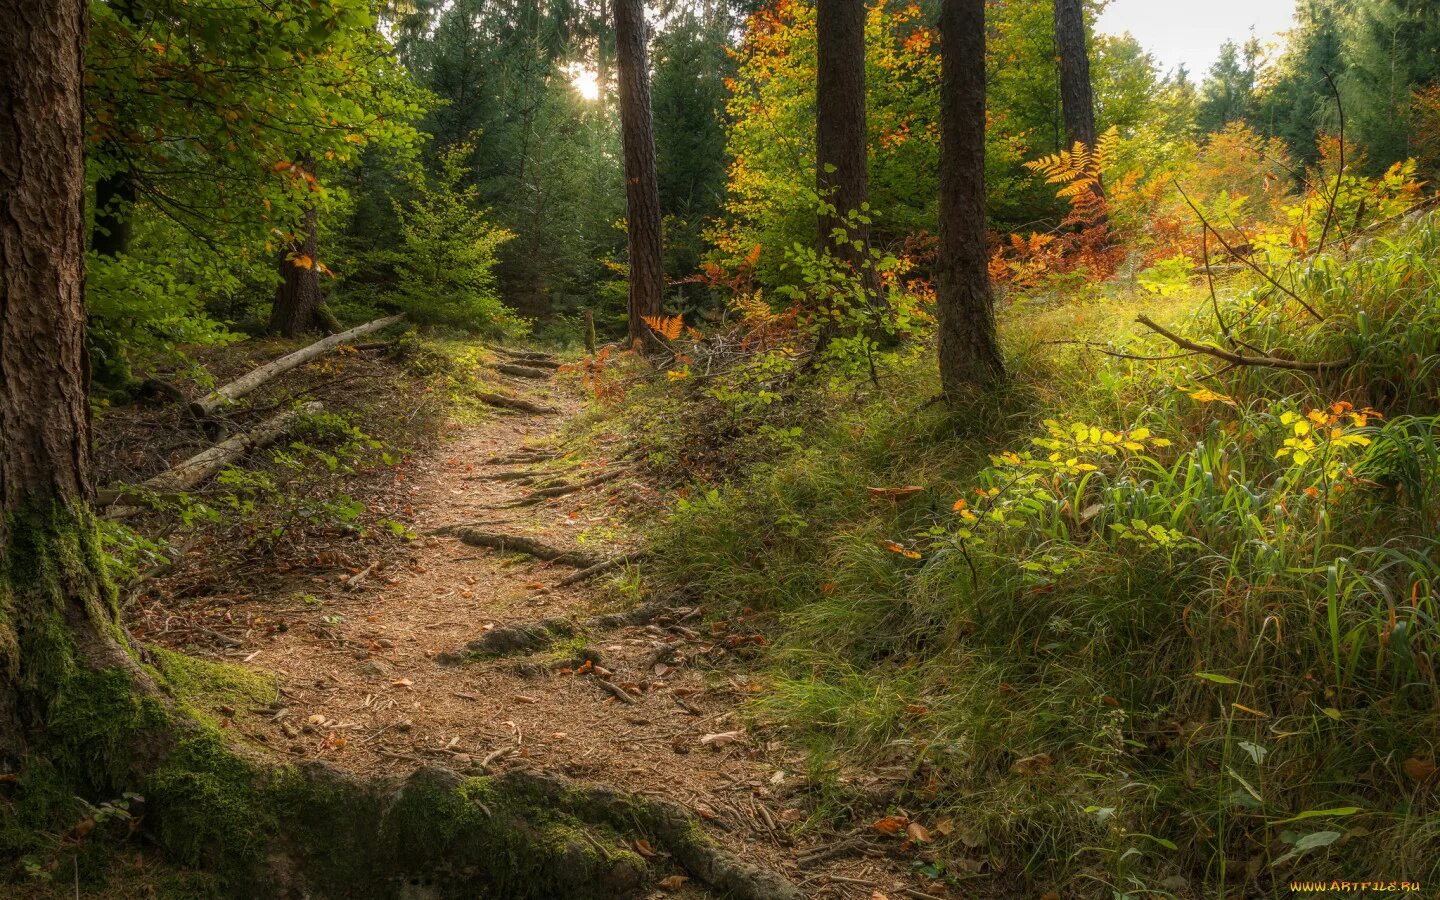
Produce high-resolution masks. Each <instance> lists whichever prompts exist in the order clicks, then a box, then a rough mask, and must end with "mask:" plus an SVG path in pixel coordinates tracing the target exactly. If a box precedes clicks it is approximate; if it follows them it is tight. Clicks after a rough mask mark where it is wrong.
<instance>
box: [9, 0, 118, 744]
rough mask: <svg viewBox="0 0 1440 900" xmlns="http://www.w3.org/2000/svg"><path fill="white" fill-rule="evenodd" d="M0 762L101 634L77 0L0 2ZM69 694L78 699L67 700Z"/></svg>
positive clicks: (91, 669) (46, 721) (89, 657)
mask: <svg viewBox="0 0 1440 900" xmlns="http://www.w3.org/2000/svg"><path fill="white" fill-rule="evenodd" d="M0 22H3V23H4V25H3V27H0V761H3V762H8V763H14V762H15V761H16V760H18V759H19V758H20V756H21V755H22V754H23V752H24V750H25V748H26V747H27V745H28V744H29V742H30V740H31V739H32V738H33V737H34V736H35V735H37V734H40V733H42V732H53V731H59V730H61V729H60V727H59V724H58V723H57V722H56V721H55V715H56V713H57V711H65V710H69V711H70V712H73V711H74V707H75V704H76V703H77V699H76V697H75V694H76V693H77V691H76V689H75V686H76V684H77V680H79V679H83V678H85V674H86V672H88V673H91V674H92V675H93V674H94V673H98V672H103V671H114V670H121V671H123V672H124V673H125V677H126V679H127V681H126V683H127V684H129V683H132V682H131V680H130V679H132V678H140V679H143V678H144V676H143V674H142V673H140V671H139V667H138V666H137V665H136V664H135V662H134V661H133V660H132V659H131V658H130V657H129V656H128V655H127V654H126V653H125V651H124V649H122V648H121V646H120V644H119V643H118V642H117V641H116V640H115V639H114V638H113V637H112V636H111V635H112V634H113V633H114V631H115V628H116V623H115V618H114V613H113V610H112V608H111V607H110V606H109V605H108V604H106V603H105V602H104V600H105V587H104V584H105V580H104V575H103V573H102V570H101V569H102V567H101V562H100V559H101V557H100V552H99V548H98V541H97V539H96V536H95V532H94V529H93V527H92V526H91V525H90V519H89V513H88V511H87V503H88V501H89V499H90V497H91V495H92V492H93V488H92V484H91V464H90V417H89V410H90V403H89V398H88V396H87V388H88V385H87V382H88V377H89V376H88V372H87V366H86V355H85V308H84V281H85V271H84V263H85V246H84V234H85V231H84V214H83V204H84V192H85V160H84V156H83V147H84V134H83V125H82V116H81V70H82V53H83V48H84V46H85V33H86V27H85V26H86V22H87V18H86V3H85V0H47V2H45V3H34V2H32V0H0ZM78 702H83V700H81V701H78Z"/></svg>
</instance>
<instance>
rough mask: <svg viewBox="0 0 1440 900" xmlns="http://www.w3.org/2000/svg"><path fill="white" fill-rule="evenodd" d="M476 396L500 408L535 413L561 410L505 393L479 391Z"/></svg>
mask: <svg viewBox="0 0 1440 900" xmlns="http://www.w3.org/2000/svg"><path fill="white" fill-rule="evenodd" d="M474 397H475V399H476V400H479V401H480V402H481V403H483V404H485V405H486V406H494V407H497V408H499V409H513V410H517V411H519V412H528V413H535V414H536V415H551V414H554V413H556V412H559V410H557V409H556V408H555V407H553V406H546V405H545V404H543V403H535V402H533V401H530V400H525V399H522V398H520V397H507V396H506V395H504V394H492V393H489V392H486V391H479V392H477V393H476V394H475V395H474Z"/></svg>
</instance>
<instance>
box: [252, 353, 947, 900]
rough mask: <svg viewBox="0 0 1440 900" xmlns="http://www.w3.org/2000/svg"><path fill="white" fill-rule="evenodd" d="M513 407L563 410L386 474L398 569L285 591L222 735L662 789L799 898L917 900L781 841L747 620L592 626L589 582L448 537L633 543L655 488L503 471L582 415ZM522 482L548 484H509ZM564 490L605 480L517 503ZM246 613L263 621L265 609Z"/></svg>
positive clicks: (778, 764) (794, 813)
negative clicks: (391, 485) (493, 637)
mask: <svg viewBox="0 0 1440 900" xmlns="http://www.w3.org/2000/svg"><path fill="white" fill-rule="evenodd" d="M511 393H512V394H513V395H517V396H523V397H526V398H527V399H530V400H533V401H537V402H541V403H544V404H546V405H547V406H550V407H554V408H555V409H556V410H557V413H556V414H554V415H534V414H505V415H498V416H496V417H494V418H493V419H490V420H488V421H484V422H480V423H478V424H472V425H465V426H463V427H460V428H457V429H455V430H454V431H452V432H451V436H450V438H449V440H448V442H447V443H445V444H443V445H441V446H440V447H439V448H437V451H436V453H435V454H434V456H432V457H431V458H428V459H423V460H420V461H418V462H416V463H415V464H414V465H412V466H411V467H410V468H409V469H407V470H406V471H405V472H404V473H403V474H402V475H401V476H399V477H401V478H403V479H404V484H405V485H407V486H408V487H407V489H408V492H409V504H410V510H411V511H412V512H413V518H414V521H415V522H416V524H417V529H419V530H420V531H421V534H422V536H421V537H419V538H418V540H417V541H416V542H414V544H413V545H412V549H411V554H410V557H409V558H408V559H401V560H397V559H390V560H387V561H385V562H384V563H381V564H379V565H377V566H376V568H374V569H371V570H365V571H364V572H363V575H360V576H352V577H353V578H354V580H355V581H356V583H355V584H353V586H347V589H345V590H342V591H339V592H336V591H334V590H327V591H325V592H324V593H325V599H323V600H321V599H320V598H317V597H313V596H307V595H305V594H303V593H297V594H295V595H293V596H292V598H291V599H292V600H293V601H294V602H293V603H292V604H291V609H292V610H293V609H295V608H299V609H300V610H301V613H300V614H299V615H298V616H297V617H296V619H295V620H294V624H292V625H290V626H289V627H287V628H286V629H284V630H281V631H277V632H275V633H272V634H270V635H269V636H268V637H267V638H265V639H263V640H261V641H260V642H259V643H260V648H259V649H258V650H255V651H253V652H250V651H251V647H250V646H248V645H247V646H246V647H244V648H243V650H244V651H245V654H246V655H245V656H244V657H243V660H244V662H245V664H247V665H249V666H251V667H253V668H257V669H261V670H264V671H267V672H270V673H273V674H274V675H275V676H276V678H277V680H278V683H279V687H280V691H281V696H280V699H279V701H277V704H276V706H275V708H274V710H273V711H272V712H270V713H268V714H263V715H259V716H243V717H241V719H240V720H238V721H237V723H236V725H235V727H236V728H237V729H239V730H241V731H242V732H243V733H245V734H246V735H248V736H249V737H251V738H252V739H256V740H259V741H261V742H263V743H264V744H266V745H267V746H269V747H271V748H272V749H273V750H275V751H276V752H278V753H280V754H281V755H288V756H290V757H291V758H296V759H323V760H326V761H328V762H330V763H332V764H334V765H337V766H340V767H342V768H344V769H347V770H350V771H352V772H356V773H360V774H386V775H404V774H407V773H409V772H410V771H413V770H414V769H416V768H418V767H420V766H424V765H436V764H439V765H444V766H447V767H449V768H453V769H456V770H458V771H461V772H468V773H471V774H486V773H493V772H498V771H503V770H505V769H507V768H512V767H525V768H529V769H532V770H539V771H544V772H553V773H560V774H563V775H566V776H568V777H570V778H574V779H577V780H579V781H582V782H587V783H594V784H600V785H606V786H611V787H615V788H620V789H623V790H627V791H632V792H635V793H637V794H641V795H654V796H662V797H665V798H667V799H671V800H676V801H679V802H681V803H683V804H684V805H685V806H686V807H688V808H689V809H690V810H691V811H692V812H693V813H694V814H696V815H698V816H699V817H700V819H701V820H702V821H703V822H704V824H705V825H706V826H707V831H708V832H709V833H710V834H711V836H712V837H713V838H715V839H716V840H717V841H719V842H720V843H721V844H722V845H724V846H726V847H728V848H729V849H731V850H732V851H736V852H737V854H739V855H741V856H742V857H743V858H744V859H746V860H748V861H750V862H753V863H757V864H760V865H763V866H765V867H767V868H771V869H773V870H776V871H780V872H783V873H784V874H785V875H786V876H787V877H789V878H790V879H791V880H792V881H794V882H795V883H796V884H797V886H799V887H800V889H801V891H802V893H803V894H804V895H805V896H814V897H863V898H869V897H871V896H872V892H873V891H876V890H879V891H882V892H884V891H893V892H894V893H891V894H889V895H888V896H918V897H924V896H926V894H923V893H918V892H916V891H915V888H914V887H913V885H914V884H915V883H914V882H910V881H908V880H906V881H901V880H900V875H899V869H898V867H897V865H896V862H895V861H894V860H891V859H885V858H878V857H879V854H878V853H876V852H874V851H873V850H871V851H870V854H871V856H870V857H867V856H866V855H865V853H864V852H863V851H865V850H866V849H867V847H866V846H859V847H851V848H850V849H849V852H847V853H843V854H839V855H837V858H835V859H829V860H825V861H823V862H820V863H818V864H816V865H814V866H812V867H805V868H802V867H801V866H800V865H799V864H798V863H797V854H803V853H804V852H805V851H804V849H803V845H804V844H805V843H807V842H806V841H804V840H801V841H799V842H798V844H797V840H796V839H795V838H793V837H792V836H791V834H790V833H789V829H790V823H793V822H796V821H799V820H801V819H803V818H804V817H805V816H806V815H808V813H805V812H802V810H803V809H806V808H808V807H807V804H806V803H805V802H804V799H805V798H804V797H803V796H802V795H803V791H804V787H803V785H804V781H805V780H804V778H803V776H802V775H801V774H800V773H801V772H802V771H803V760H802V757H800V756H799V755H798V754H797V753H796V752H795V751H793V750H788V751H787V750H786V749H785V748H783V747H782V745H781V744H780V742H779V741H778V740H775V739H773V737H772V738H767V737H766V736H765V735H764V734H755V733H751V732H749V731H747V730H746V729H745V726H744V724H743V723H742V721H741V719H740V717H739V715H738V713H737V708H738V705H739V703H740V701H741V700H742V698H743V697H744V696H745V695H746V694H747V693H748V692H749V691H750V690H752V689H753V682H752V681H751V679H750V678H748V677H747V675H746V674H745V672H744V671H743V667H741V666H737V665H736V664H735V661H736V656H735V653H736V651H737V650H738V652H740V653H742V654H743V653H744V652H745V646H746V644H747V642H750V641H752V640H754V638H753V637H752V636H750V635H748V634H746V632H745V629H744V624H743V623H731V625H730V627H729V628H727V629H726V630H725V631H724V632H722V633H712V631H711V629H710V627H708V626H706V625H704V624H703V622H702V616H701V615H700V611H699V610H694V609H693V604H691V603H686V602H684V601H681V600H676V601H674V604H673V606H674V608H673V611H666V612H664V613H663V614H661V615H660V616H659V617H657V618H655V619H654V620H653V621H649V622H646V623H644V624H637V625H619V626H613V625H612V627H603V626H597V625H596V624H595V622H594V617H595V616H596V615H597V614H599V613H603V612H613V611H614V610H613V609H610V610H604V609H598V608H597V603H598V602H599V601H598V600H597V598H598V597H599V596H601V593H602V592H600V591H599V590H597V589H596V587H595V583H593V582H581V583H578V584H575V585H572V586H568V587H560V588H557V589H554V590H546V591H542V590H541V588H542V587H544V586H553V585H555V584H556V583H557V582H559V581H560V580H561V579H563V578H564V577H565V576H567V575H570V574H573V573H574V572H575V571H576V568H574V567H572V566H567V565H563V564H559V563H552V562H542V561H539V560H536V559H534V558H532V557H530V556H525V555H521V554H516V553H508V552H499V551H497V550H494V549H487V548H482V547H476V546H471V545H469V544H466V543H464V542H462V541H461V540H459V539H457V537H455V536H454V534H453V533H449V532H447V531H446V529H447V528H453V527H455V526H471V527H474V528H476V529H481V530H484V531H487V532H503V533H506V534H510V535H520V536H524V537H527V538H531V539H535V540H538V541H542V542H544V543H546V544H548V545H551V546H554V547H557V548H562V549H567V550H577V551H581V552H583V553H585V554H586V555H587V556H591V557H594V558H599V559H604V558H607V557H610V556H612V555H614V554H617V553H621V552H624V551H626V550H630V549H634V548H635V546H636V545H635V543H634V539H633V538H628V539H627V537H626V536H625V535H624V529H623V524H622V522H621V521H620V517H619V515H618V514H617V510H616V503H617V502H618V499H619V497H620V496H632V495H633V494H634V493H635V492H640V493H643V492H646V491H649V490H650V489H649V488H647V487H646V486H645V485H643V484H642V483H640V482H638V481H637V480H636V479H635V478H634V477H633V476H632V475H631V474H630V473H629V472H628V471H627V472H625V474H617V473H618V472H620V471H622V468H623V466H624V465H625V463H624V462H622V461H617V460H609V461H602V462H599V463H596V464H593V466H592V467H591V468H587V469H583V470H580V469H576V468H573V467H572V468H566V467H565V466H564V465H563V464H562V463H560V462H559V461H557V460H553V459H535V460H532V461H518V462H517V461H507V462H496V461H494V460H497V459H509V460H519V459H521V458H524V457H528V456H529V455H531V454H534V455H538V456H543V455H546V454H545V453H544V452H543V451H541V452H539V453H537V452H536V451H537V450H541V448H547V447H550V448H553V447H554V445H555V443H556V441H557V439H558V435H559V431H560V429H561V427H562V426H563V423H564V422H565V421H566V419H568V417H570V416H573V415H575V414H576V413H578V412H579V411H580V408H581V404H580V402H579V401H578V400H577V399H576V398H575V397H573V396H567V393H566V391H565V390H564V389H563V388H561V387H558V386H556V385H554V384H553V383H547V382H536V381H533V380H526V381H523V382H522V381H519V380H517V381H516V382H515V383H514V384H513V386H512V389H511ZM550 452H552V453H553V452H554V451H553V449H552V450H551V451H550ZM527 472H536V473H543V474H540V475H538V476H537V477H536V479H535V480H534V481H531V482H530V483H528V484H527V483H524V482H523V481H522V480H517V479H522V478H523V475H522V473H527ZM552 473H553V474H552ZM601 475H605V476H608V477H606V478H599V477H598V476H601ZM556 478H558V479H563V480H564V483H571V484H573V483H578V482H585V481H591V480H594V481H597V482H599V483H596V484H593V485H591V486H589V487H586V488H584V489H583V490H580V491H576V492H573V493H567V494H564V495H561V496H555V497H546V498H544V499H543V500H541V501H540V502H535V503H531V504H529V505H517V504H520V503H521V501H525V500H527V498H529V499H533V498H532V496H531V495H532V493H533V492H534V491H536V490H537V489H543V486H544V485H546V484H548V483H550V482H549V479H556ZM436 532H440V533H436ZM642 565H643V563H642ZM602 577H603V576H602ZM249 602H253V603H255V604H256V605H257V610H259V611H260V612H261V613H263V612H264V610H263V608H262V607H260V604H262V603H263V602H266V601H262V600H259V599H257V600H255V601H249ZM268 602H271V603H273V602H274V601H273V598H272V599H271V600H270V601H268ZM307 607H308V608H307ZM255 612H256V611H255V610H244V609H233V610H232V613H233V614H237V615H239V616H241V617H244V616H246V615H254V614H255ZM545 620H552V621H554V620H563V621H565V622H568V623H571V625H572V626H573V628H574V632H573V634H572V635H570V636H564V635H561V636H558V637H556V638H555V639H554V641H553V643H552V644H551V646H549V647H545V648H542V649H538V650H535V651H533V652H525V651H524V650H521V651H520V652H516V653H512V654H509V655H505V656H499V657H495V658H487V659H480V660H475V659H465V660H464V661H461V662H458V663H457V662H454V661H453V654H454V653H455V651H457V649H460V648H463V647H464V646H465V645H466V644H467V643H468V642H471V641H473V640H475V639H477V638H482V637H483V636H484V635H486V634H487V633H489V632H493V631H495V630H498V629H505V628H507V627H510V626H517V625H518V626H525V625H534V624H536V623H539V622H541V621H545ZM587 623H588V625H589V627H587ZM557 630H563V629H557ZM546 634H547V635H548V633H546ZM550 636H551V637H554V636H553V635H550ZM239 652H240V651H235V650H231V651H230V654H231V658H232V659H233V658H234V657H235V656H236V655H238V653H239ZM657 659H659V660H660V661H659V662H656V660H657ZM447 661H448V662H447ZM577 670H578V671H577ZM602 682H606V684H602ZM620 693H623V695H624V696H617V694H620ZM810 849H811V852H813V851H814V848H813V847H812V848H810ZM821 849H822V850H823V849H824V848H823V847H822V848H821ZM856 850H859V851H862V852H859V853H857V852H856ZM871 857H876V858H871ZM654 896H657V897H659V896H666V897H674V896H690V897H699V896H708V895H707V894H704V893H702V892H701V891H700V890H699V889H698V888H696V887H694V886H692V885H686V886H685V887H683V888H681V889H680V891H679V892H678V893H673V892H665V891H662V890H661V889H660V888H659V887H658V886H657V889H656V893H655V894H654Z"/></svg>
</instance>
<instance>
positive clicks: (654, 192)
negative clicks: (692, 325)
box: [613, 0, 665, 345]
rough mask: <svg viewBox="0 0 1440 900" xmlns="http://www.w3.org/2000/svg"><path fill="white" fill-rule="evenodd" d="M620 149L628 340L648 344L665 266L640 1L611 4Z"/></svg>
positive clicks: (662, 291)
mask: <svg viewBox="0 0 1440 900" xmlns="http://www.w3.org/2000/svg"><path fill="white" fill-rule="evenodd" d="M613 3H614V7H615V54H616V61H617V63H618V69H619V76H620V130H621V139H622V143H623V144H624V148H625V209H626V222H627V225H628V235H629V247H630V342H631V344H632V345H633V344H634V343H635V341H637V340H640V341H648V340H650V339H651V338H650V328H649V326H647V325H646V324H645V321H644V318H643V317H645V316H658V315H660V314H661V309H662V307H661V302H662V301H663V299H664V297H665V267H664V260H663V258H662V257H661V246H660V187H659V183H658V182H657V180H656V175H655V133H654V129H653V126H652V123H651V115H650V65H649V61H648V54H647V52H646V48H645V41H646V25H645V3H644V0H613Z"/></svg>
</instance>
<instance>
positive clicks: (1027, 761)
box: [1010, 753, 1055, 778]
mask: <svg viewBox="0 0 1440 900" xmlns="http://www.w3.org/2000/svg"><path fill="white" fill-rule="evenodd" d="M1054 761H1055V760H1053V759H1052V758H1051V757H1050V754H1048V753H1037V754H1035V755H1034V756H1027V757H1025V758H1024V759H1017V760H1015V764H1014V765H1013V766H1011V767H1010V771H1011V772H1014V773H1015V774H1016V775H1023V776H1025V777H1026V778H1029V777H1031V776H1034V775H1039V774H1040V773H1041V772H1043V771H1045V770H1046V769H1048V768H1050V764H1051V763H1052V762H1054Z"/></svg>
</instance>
